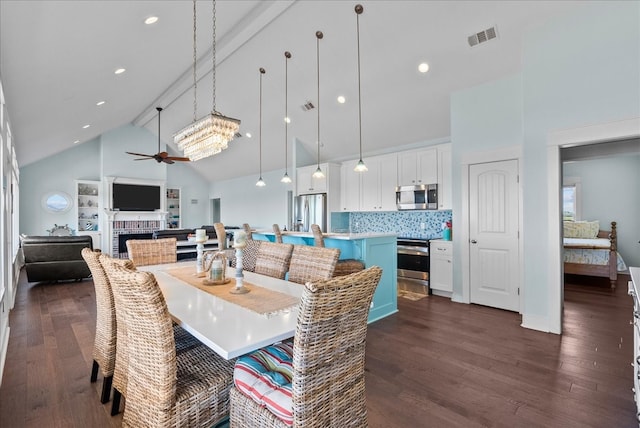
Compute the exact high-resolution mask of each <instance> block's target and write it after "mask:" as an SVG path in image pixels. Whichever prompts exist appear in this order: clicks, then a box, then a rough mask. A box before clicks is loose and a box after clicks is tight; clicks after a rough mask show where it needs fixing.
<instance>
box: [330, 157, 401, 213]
mask: <svg viewBox="0 0 640 428" xmlns="http://www.w3.org/2000/svg"><path fill="white" fill-rule="evenodd" d="M364 162H365V164H366V165H367V169H368V171H365V172H355V171H354V170H353V169H354V168H355V166H356V164H357V163H358V160H352V161H347V162H343V163H342V170H341V172H342V175H341V177H342V181H341V183H342V187H341V190H342V192H341V208H342V211H395V210H396V180H397V176H398V156H397V154H395V153H391V154H388V155H381V156H372V157H368V158H365V159H364Z"/></svg>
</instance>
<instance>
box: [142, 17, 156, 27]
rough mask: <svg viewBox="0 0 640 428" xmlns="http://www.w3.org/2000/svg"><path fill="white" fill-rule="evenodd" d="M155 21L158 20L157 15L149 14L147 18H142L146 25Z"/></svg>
mask: <svg viewBox="0 0 640 428" xmlns="http://www.w3.org/2000/svg"><path fill="white" fill-rule="evenodd" d="M156 22H158V17H157V16H150V17H148V18H147V19H145V20H144V23H145V24H147V25H150V24H155V23H156Z"/></svg>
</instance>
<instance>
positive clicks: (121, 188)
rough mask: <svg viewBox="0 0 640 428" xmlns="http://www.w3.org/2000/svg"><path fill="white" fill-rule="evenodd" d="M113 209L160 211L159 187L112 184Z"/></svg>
mask: <svg viewBox="0 0 640 428" xmlns="http://www.w3.org/2000/svg"><path fill="white" fill-rule="evenodd" d="M112 194H113V209H114V210H120V211H154V210H157V209H160V186H146V185H140V184H124V183H113V187H112Z"/></svg>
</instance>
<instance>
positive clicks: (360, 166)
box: [353, 4, 368, 172]
mask: <svg viewBox="0 0 640 428" xmlns="http://www.w3.org/2000/svg"><path fill="white" fill-rule="evenodd" d="M355 11H356V34H357V35H358V38H357V39H358V132H359V138H360V160H359V161H358V164H357V165H356V167H355V168H354V169H353V170H354V171H356V172H365V171H368V168H367V166H366V165H365V164H364V161H363V160H362V99H361V97H360V92H361V90H360V14H362V12H363V11H364V8H363V7H362V5H361V4H357V5H356V8H355Z"/></svg>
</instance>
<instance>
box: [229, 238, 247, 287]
mask: <svg viewBox="0 0 640 428" xmlns="http://www.w3.org/2000/svg"><path fill="white" fill-rule="evenodd" d="M246 246H247V232H245V231H244V230H236V231H235V232H234V233H233V248H235V249H236V276H235V278H236V286H235V287H234V288H232V289H231V291H230V292H231V293H233V294H245V293H248V292H249V289H248V288H247V287H245V286H244V284H243V280H244V275H243V274H242V251H243V249H244V248H245V247H246Z"/></svg>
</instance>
